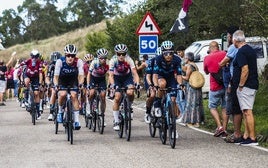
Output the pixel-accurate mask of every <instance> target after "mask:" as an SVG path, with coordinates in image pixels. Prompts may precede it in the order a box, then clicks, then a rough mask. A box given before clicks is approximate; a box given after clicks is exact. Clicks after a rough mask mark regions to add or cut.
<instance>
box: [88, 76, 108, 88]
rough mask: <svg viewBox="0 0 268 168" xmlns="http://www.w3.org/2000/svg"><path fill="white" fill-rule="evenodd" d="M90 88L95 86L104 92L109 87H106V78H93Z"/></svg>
mask: <svg viewBox="0 0 268 168" xmlns="http://www.w3.org/2000/svg"><path fill="white" fill-rule="evenodd" d="M89 85H90V86H94V87H96V86H97V87H101V88H102V90H106V89H107V85H106V80H105V77H94V76H91V78H90V83H89Z"/></svg>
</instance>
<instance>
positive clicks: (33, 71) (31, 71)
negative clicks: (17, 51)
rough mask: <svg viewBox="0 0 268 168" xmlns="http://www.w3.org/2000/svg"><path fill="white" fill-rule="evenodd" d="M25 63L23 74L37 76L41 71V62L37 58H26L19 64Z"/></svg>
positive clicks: (30, 76)
mask: <svg viewBox="0 0 268 168" xmlns="http://www.w3.org/2000/svg"><path fill="white" fill-rule="evenodd" d="M24 65H26V67H27V68H26V73H25V75H26V76H27V77H29V78H36V77H39V73H42V62H41V61H40V60H39V59H32V58H30V59H28V60H26V61H24V62H22V63H21V66H24Z"/></svg>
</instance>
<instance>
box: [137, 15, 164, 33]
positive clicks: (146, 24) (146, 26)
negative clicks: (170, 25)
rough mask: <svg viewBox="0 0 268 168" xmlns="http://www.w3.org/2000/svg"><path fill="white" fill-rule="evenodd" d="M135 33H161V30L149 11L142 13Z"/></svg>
mask: <svg viewBox="0 0 268 168" xmlns="http://www.w3.org/2000/svg"><path fill="white" fill-rule="evenodd" d="M136 34H138V35H141V34H158V35H159V34H161V30H160V28H159V27H158V25H157V23H156V21H155V20H154V18H153V16H152V15H151V13H150V12H146V14H145V15H144V17H143V19H142V21H141V23H140V25H139V27H138V29H137V30H136Z"/></svg>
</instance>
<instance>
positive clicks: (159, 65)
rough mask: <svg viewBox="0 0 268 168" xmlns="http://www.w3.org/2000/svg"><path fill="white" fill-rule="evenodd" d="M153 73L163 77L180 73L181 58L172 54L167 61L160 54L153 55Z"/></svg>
mask: <svg viewBox="0 0 268 168" xmlns="http://www.w3.org/2000/svg"><path fill="white" fill-rule="evenodd" d="M153 73H154V74H158V75H159V76H161V77H165V78H167V77H170V75H174V74H177V75H181V74H182V69H181V59H180V58H179V57H178V56H177V55H174V56H173V59H172V60H171V62H170V63H168V62H166V61H165V58H164V57H163V56H162V55H159V56H157V57H155V63H154V69H153Z"/></svg>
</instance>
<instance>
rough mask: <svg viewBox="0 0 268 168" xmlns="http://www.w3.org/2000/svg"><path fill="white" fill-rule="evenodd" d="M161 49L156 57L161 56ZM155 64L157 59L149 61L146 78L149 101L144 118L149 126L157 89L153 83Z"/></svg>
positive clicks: (147, 101)
mask: <svg viewBox="0 0 268 168" xmlns="http://www.w3.org/2000/svg"><path fill="white" fill-rule="evenodd" d="M161 52H162V51H161V47H158V48H157V50H156V55H155V56H158V55H161ZM154 63H155V57H152V58H151V59H149V61H148V65H147V68H146V70H145V73H146V74H145V78H146V82H147V84H148V88H145V90H146V91H147V100H146V112H145V116H144V121H145V122H146V123H147V124H149V123H150V122H151V118H150V113H151V108H152V105H153V102H154V98H155V92H156V90H155V87H154V83H153V68H154Z"/></svg>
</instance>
